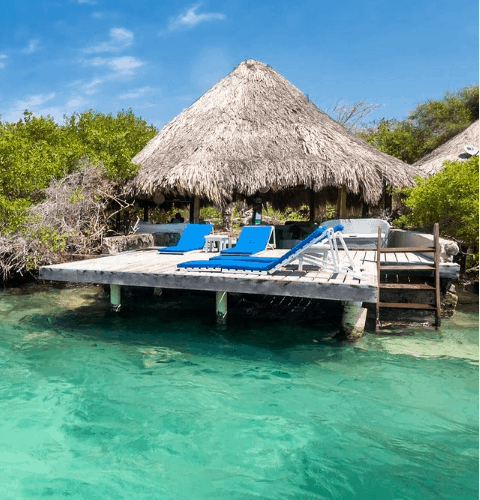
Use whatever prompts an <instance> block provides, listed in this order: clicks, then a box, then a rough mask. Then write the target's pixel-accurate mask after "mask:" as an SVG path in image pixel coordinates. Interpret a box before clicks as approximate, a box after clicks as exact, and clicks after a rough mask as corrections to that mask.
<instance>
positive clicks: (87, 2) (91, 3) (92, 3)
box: [75, 0, 97, 5]
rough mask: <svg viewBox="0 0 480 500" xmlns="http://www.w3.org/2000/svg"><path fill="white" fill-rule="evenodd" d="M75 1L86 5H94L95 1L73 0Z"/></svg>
mask: <svg viewBox="0 0 480 500" xmlns="http://www.w3.org/2000/svg"><path fill="white" fill-rule="evenodd" d="M75 2H77V3H80V4H82V3H84V4H87V5H96V3H97V2H96V1H95V0H75Z"/></svg>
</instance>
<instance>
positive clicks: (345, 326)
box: [342, 301, 367, 340]
mask: <svg viewBox="0 0 480 500" xmlns="http://www.w3.org/2000/svg"><path fill="white" fill-rule="evenodd" d="M366 321H367V309H366V308H364V307H362V302H350V301H346V302H344V304H343V315H342V334H343V335H344V336H345V337H346V338H348V339H350V340H355V339H358V338H360V337H361V336H362V335H363V331H364V330H365V322H366Z"/></svg>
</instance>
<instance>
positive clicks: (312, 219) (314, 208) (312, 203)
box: [309, 189, 317, 222]
mask: <svg viewBox="0 0 480 500" xmlns="http://www.w3.org/2000/svg"><path fill="white" fill-rule="evenodd" d="M309 194H310V197H309V202H310V203H309V205H310V207H309V208H310V219H309V220H310V222H315V219H316V218H317V203H316V202H317V197H316V193H315V191H314V190H313V189H310V193H309Z"/></svg>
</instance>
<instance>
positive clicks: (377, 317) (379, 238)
mask: <svg viewBox="0 0 480 500" xmlns="http://www.w3.org/2000/svg"><path fill="white" fill-rule="evenodd" d="M380 248H382V227H381V226H378V234H377V256H376V259H377V281H378V285H379V287H378V290H377V301H376V304H375V331H376V332H378V331H379V330H380V282H381V275H380Z"/></svg>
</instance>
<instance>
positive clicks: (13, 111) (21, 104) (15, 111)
mask: <svg viewBox="0 0 480 500" xmlns="http://www.w3.org/2000/svg"><path fill="white" fill-rule="evenodd" d="M55 95H56V94H55V92H52V93H51V94H37V95H31V96H28V97H26V98H25V99H24V100H19V101H16V102H15V104H14V105H13V106H12V107H11V108H10V109H9V110H8V111H7V112H6V113H5V114H3V113H2V119H3V120H5V121H7V122H12V121H16V120H18V119H20V118H22V117H23V112H24V110H26V109H28V110H29V111H35V113H36V114H41V112H40V110H39V109H38V107H39V106H41V105H42V104H45V103H46V102H48V101H51V100H52V99H53V98H54V97H55ZM35 108H37V109H35ZM42 111H43V110H42Z"/></svg>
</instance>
